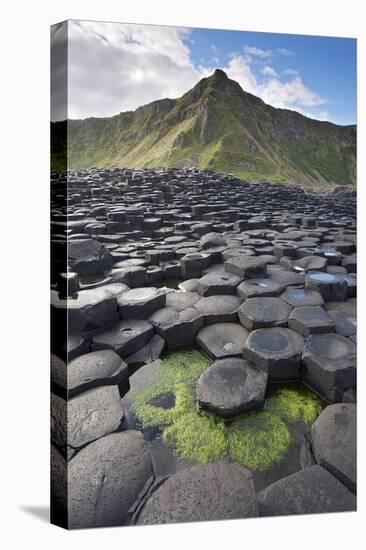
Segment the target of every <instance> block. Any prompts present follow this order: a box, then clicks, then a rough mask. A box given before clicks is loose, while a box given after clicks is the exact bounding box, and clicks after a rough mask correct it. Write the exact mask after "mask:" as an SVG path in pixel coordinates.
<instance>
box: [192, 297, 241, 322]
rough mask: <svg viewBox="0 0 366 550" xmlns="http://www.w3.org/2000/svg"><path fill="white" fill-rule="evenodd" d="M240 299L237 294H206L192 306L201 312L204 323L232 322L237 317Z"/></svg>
mask: <svg viewBox="0 0 366 550" xmlns="http://www.w3.org/2000/svg"><path fill="white" fill-rule="evenodd" d="M241 302H242V301H241V299H240V298H238V297H237V296H232V295H229V296H222V295H219V296H208V297H207V298H201V299H200V300H199V301H198V302H196V304H195V305H194V307H195V308H196V309H197V310H198V311H199V312H200V313H202V315H203V316H204V319H205V325H212V324H214V323H233V322H235V321H236V320H237V318H238V314H237V311H238V307H239V306H240V304H241Z"/></svg>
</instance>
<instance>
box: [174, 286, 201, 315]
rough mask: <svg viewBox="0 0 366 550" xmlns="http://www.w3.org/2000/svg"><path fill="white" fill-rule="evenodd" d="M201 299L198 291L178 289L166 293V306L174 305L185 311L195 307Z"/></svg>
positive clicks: (175, 307)
mask: <svg viewBox="0 0 366 550" xmlns="http://www.w3.org/2000/svg"><path fill="white" fill-rule="evenodd" d="M199 299H200V295H199V294H198V293H197V292H186V291H184V290H176V291H173V292H168V294H167V295H166V307H172V308H173V309H176V310H177V311H184V310H185V309H188V308H190V307H193V306H194V305H195V304H196V302H198V300H199Z"/></svg>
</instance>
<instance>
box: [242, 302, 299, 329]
mask: <svg viewBox="0 0 366 550" xmlns="http://www.w3.org/2000/svg"><path fill="white" fill-rule="evenodd" d="M291 309H292V308H291V306H290V305H289V304H286V302H284V301H282V300H281V299H280V298H248V300H245V302H244V303H243V304H242V305H241V306H240V308H239V310H238V316H239V319H240V322H241V324H242V325H243V326H245V327H246V328H247V329H249V330H254V329H257V328H265V327H285V326H286V325H287V319H288V316H289V315H290V313H291Z"/></svg>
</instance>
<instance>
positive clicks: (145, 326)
mask: <svg viewBox="0 0 366 550" xmlns="http://www.w3.org/2000/svg"><path fill="white" fill-rule="evenodd" d="M153 333H154V329H153V327H152V325H151V323H149V322H148V321H142V320H136V321H135V320H131V321H120V322H119V323H117V324H116V325H114V327H113V328H112V329H111V330H107V331H106V332H102V333H101V334H98V335H97V336H94V337H93V341H92V348H93V350H99V349H111V350H113V351H115V352H116V353H118V354H119V355H120V356H121V357H127V356H128V355H131V353H134V352H135V351H137V350H139V349H140V348H142V347H143V346H144V345H145V344H147V342H148V341H149V340H150V339H151V338H152V336H153Z"/></svg>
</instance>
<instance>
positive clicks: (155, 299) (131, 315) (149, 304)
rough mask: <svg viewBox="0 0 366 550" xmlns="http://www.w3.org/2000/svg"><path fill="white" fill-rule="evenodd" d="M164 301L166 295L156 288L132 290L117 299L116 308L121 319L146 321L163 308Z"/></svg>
mask: <svg viewBox="0 0 366 550" xmlns="http://www.w3.org/2000/svg"><path fill="white" fill-rule="evenodd" d="M165 301H166V295H165V294H164V293H163V292H162V291H161V290H158V289H157V288H153V287H142V288H134V289H132V290H127V291H126V292H124V293H123V294H121V296H119V297H118V307H119V312H120V314H121V318H122V319H147V318H148V317H150V315H152V314H153V313H154V311H156V310H158V309H161V308H163V307H164V306H165Z"/></svg>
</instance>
